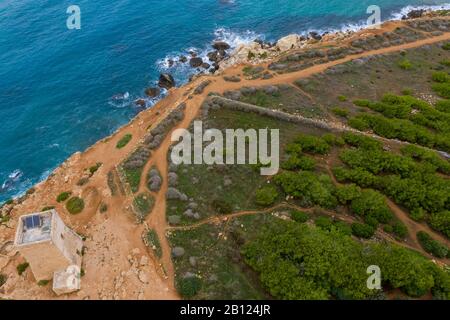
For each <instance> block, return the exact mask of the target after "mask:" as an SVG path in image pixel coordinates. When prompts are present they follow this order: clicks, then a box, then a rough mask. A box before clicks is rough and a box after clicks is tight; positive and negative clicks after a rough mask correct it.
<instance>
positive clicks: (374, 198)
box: [351, 189, 393, 223]
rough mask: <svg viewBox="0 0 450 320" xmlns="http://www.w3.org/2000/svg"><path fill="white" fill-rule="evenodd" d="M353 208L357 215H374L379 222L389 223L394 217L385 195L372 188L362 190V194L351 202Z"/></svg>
mask: <svg viewBox="0 0 450 320" xmlns="http://www.w3.org/2000/svg"><path fill="white" fill-rule="evenodd" d="M351 209H352V211H353V212H354V213H356V214H357V215H360V216H362V217H364V218H366V217H372V218H374V219H376V220H377V221H378V222H379V223H388V222H389V221H390V220H391V219H392V218H393V215H392V212H391V210H389V208H388V206H387V205H386V200H385V198H384V196H383V195H382V194H381V193H379V192H377V191H375V190H371V189H369V190H364V191H362V192H361V194H360V196H359V197H357V198H355V199H354V200H353V201H352V202H351Z"/></svg>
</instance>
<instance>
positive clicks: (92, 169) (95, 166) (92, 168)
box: [89, 162, 102, 176]
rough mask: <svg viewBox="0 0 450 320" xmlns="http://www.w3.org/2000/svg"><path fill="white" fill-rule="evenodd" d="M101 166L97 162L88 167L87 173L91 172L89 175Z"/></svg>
mask: <svg viewBox="0 0 450 320" xmlns="http://www.w3.org/2000/svg"><path fill="white" fill-rule="evenodd" d="M101 166H102V163H101V162H97V163H96V164H95V165H94V166H92V167H90V168H89V173H90V174H91V176H92V175H93V174H94V173H96V172H97V170H98V169H99V168H100V167H101Z"/></svg>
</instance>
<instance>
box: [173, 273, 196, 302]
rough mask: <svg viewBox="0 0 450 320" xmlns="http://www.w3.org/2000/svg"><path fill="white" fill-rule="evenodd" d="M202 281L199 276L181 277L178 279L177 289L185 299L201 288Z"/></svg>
mask: <svg viewBox="0 0 450 320" xmlns="http://www.w3.org/2000/svg"><path fill="white" fill-rule="evenodd" d="M201 287H202V282H201V280H200V279H199V278H198V277H197V276H192V277H187V278H186V277H185V278H181V279H179V280H178V281H177V290H178V292H179V293H180V295H181V296H182V297H183V298H185V299H190V298H192V297H194V296H195V295H196V294H197V293H198V292H199V291H200V289H201Z"/></svg>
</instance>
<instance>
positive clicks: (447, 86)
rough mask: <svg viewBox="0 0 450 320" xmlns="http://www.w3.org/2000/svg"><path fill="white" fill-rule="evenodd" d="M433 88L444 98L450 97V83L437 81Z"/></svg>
mask: <svg viewBox="0 0 450 320" xmlns="http://www.w3.org/2000/svg"><path fill="white" fill-rule="evenodd" d="M431 88H432V89H433V91H435V92H436V93H437V94H438V95H439V96H441V97H442V98H444V99H450V83H448V82H447V83H435V84H433V86H432V87H431Z"/></svg>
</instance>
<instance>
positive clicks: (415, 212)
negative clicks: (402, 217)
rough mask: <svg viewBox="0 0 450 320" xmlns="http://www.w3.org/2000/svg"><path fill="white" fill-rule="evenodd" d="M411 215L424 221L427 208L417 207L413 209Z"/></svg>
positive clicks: (412, 217) (417, 219) (415, 219)
mask: <svg viewBox="0 0 450 320" xmlns="http://www.w3.org/2000/svg"><path fill="white" fill-rule="evenodd" d="M410 217H411V219H413V220H414V221H419V222H420V221H423V220H424V219H425V210H423V208H415V209H413V210H411V213H410Z"/></svg>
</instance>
